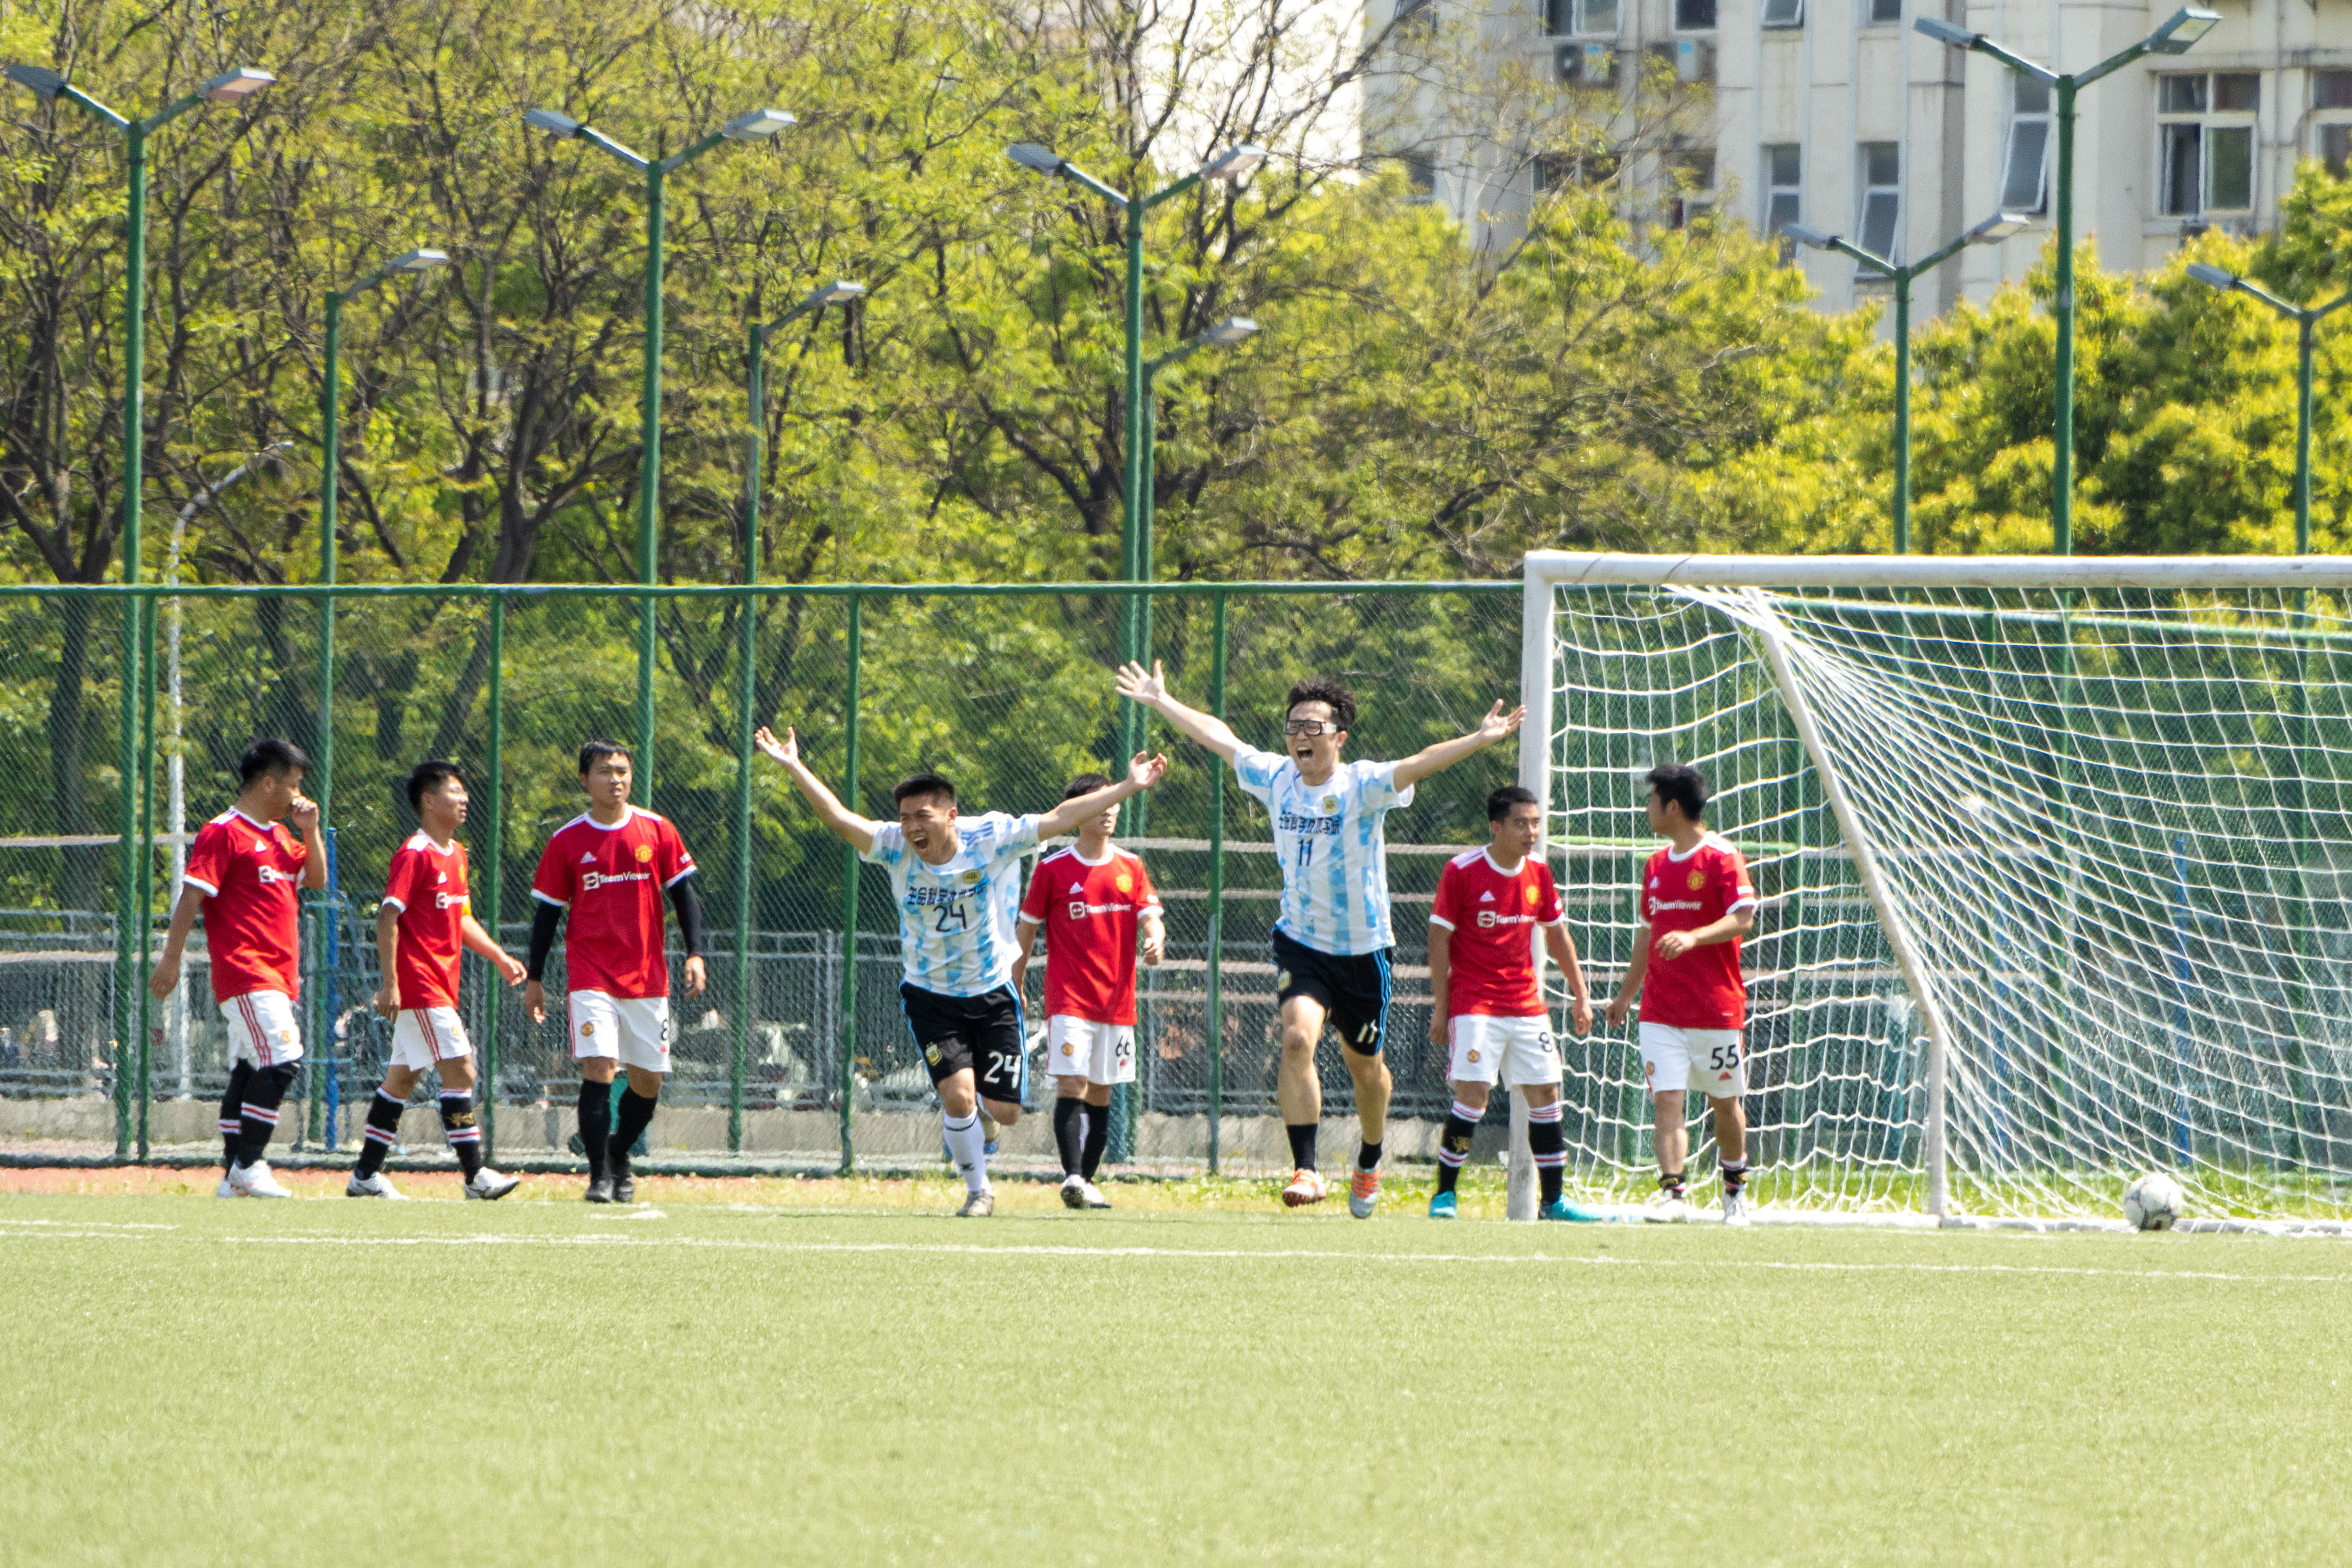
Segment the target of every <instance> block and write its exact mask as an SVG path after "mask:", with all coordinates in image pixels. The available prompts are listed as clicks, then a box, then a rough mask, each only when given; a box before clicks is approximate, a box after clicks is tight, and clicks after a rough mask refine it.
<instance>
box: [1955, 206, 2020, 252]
mask: <svg viewBox="0 0 2352 1568" xmlns="http://www.w3.org/2000/svg"><path fill="white" fill-rule="evenodd" d="M2032 226H2033V220H2032V218H2030V217H2028V216H2027V215H2026V214H2023V213H1995V214H1993V215H1992V216H1990V217H1989V218H1987V219H1985V220H1984V222H1982V223H1980V224H1979V225H1976V227H1974V228H1972V229H1970V230H1969V232H1968V233H1967V234H1966V235H1962V236H1961V237H1962V238H1964V239H1965V240H1967V242H1968V243H1969V244H1970V245H1999V244H2000V242H2001V241H2003V240H2005V239H2008V238H2010V237H2011V236H2012V235H2020V234H2023V233H2024V232H2025V231H2026V230H2027V229H2029V228H2031V227H2032Z"/></svg>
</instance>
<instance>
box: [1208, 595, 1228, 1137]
mask: <svg viewBox="0 0 2352 1568" xmlns="http://www.w3.org/2000/svg"><path fill="white" fill-rule="evenodd" d="M1212 602H1213V605H1214V610H1213V629H1212V631H1211V632H1210V653H1209V712H1210V713H1211V714H1213V715H1214V716H1216V717H1218V718H1223V717H1224V716H1225V596H1224V594H1223V593H1222V592H1220V593H1219V594H1218V595H1217V596H1216V598H1215V599H1214V600H1213V601H1212ZM1224 980H1225V768H1224V765H1223V763H1219V764H1217V765H1216V766H1215V767H1213V768H1211V769H1210V770H1209V1174H1210V1175H1211V1176H1214V1175H1216V1174H1217V1152H1218V1151H1217V1139H1218V1134H1219V1133H1220V1131H1221V1130H1222V1123H1223V1117H1224V1107H1225V994H1224Z"/></svg>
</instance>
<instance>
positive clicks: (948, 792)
mask: <svg viewBox="0 0 2352 1568" xmlns="http://www.w3.org/2000/svg"><path fill="white" fill-rule="evenodd" d="M913 795H944V796H946V797H947V802H948V804H949V805H950V806H952V805H954V804H955V803H956V792H955V786H954V785H952V784H950V783H949V782H948V781H947V780H946V779H943V778H941V777H940V775H938V774H936V773H934V772H932V771H931V770H930V769H929V768H924V769H923V770H922V771H921V772H920V773H909V774H908V775H907V776H906V777H905V778H904V779H899V780H898V783H897V784H896V785H894V786H892V788H891V790H890V803H891V804H892V805H894V806H903V805H905V804H906V803H907V800H908V797H909V796H913Z"/></svg>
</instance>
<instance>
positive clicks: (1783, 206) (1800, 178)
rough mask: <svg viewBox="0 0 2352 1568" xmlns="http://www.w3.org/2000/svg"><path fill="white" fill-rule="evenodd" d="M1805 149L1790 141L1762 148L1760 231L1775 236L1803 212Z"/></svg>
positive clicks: (1799, 217)
mask: <svg viewBox="0 0 2352 1568" xmlns="http://www.w3.org/2000/svg"><path fill="white" fill-rule="evenodd" d="M1804 174H1805V150H1804V149H1803V148H1802V147H1801V146H1799V145H1798V144H1797V143H1796V142H1794V141H1772V142H1768V143H1766V144H1765V147H1764V232H1765V233H1766V234H1770V235H1776V234H1779V233H1780V231H1781V230H1782V229H1783V228H1786V227H1787V226H1788V225H1790V224H1793V223H1800V222H1801V221H1803V218H1804V215H1805V209H1804V203H1803V197H1802V186H1803V183H1804Z"/></svg>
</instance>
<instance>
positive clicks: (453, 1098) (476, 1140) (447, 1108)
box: [379, 1089, 482, 1181]
mask: <svg viewBox="0 0 2352 1568" xmlns="http://www.w3.org/2000/svg"><path fill="white" fill-rule="evenodd" d="M379 1098H381V1096H379ZM441 1131H442V1133H443V1134H445V1135H446V1136H447V1138H448V1140H449V1152H450V1153H451V1154H453V1155H457V1164H458V1165H459V1166H462V1167H463V1168H464V1169H465V1172H466V1179H467V1181H471V1180H473V1179H474V1173H475V1172H476V1171H478V1170H480V1169H481V1168H482V1129H481V1128H480V1127H478V1126H477V1125H476V1124H475V1123H474V1092H473V1091H472V1090H470V1089H461V1090H459V1091H458V1092H456V1093H454V1094H449V1093H445V1094H443V1095H442V1096H441Z"/></svg>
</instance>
